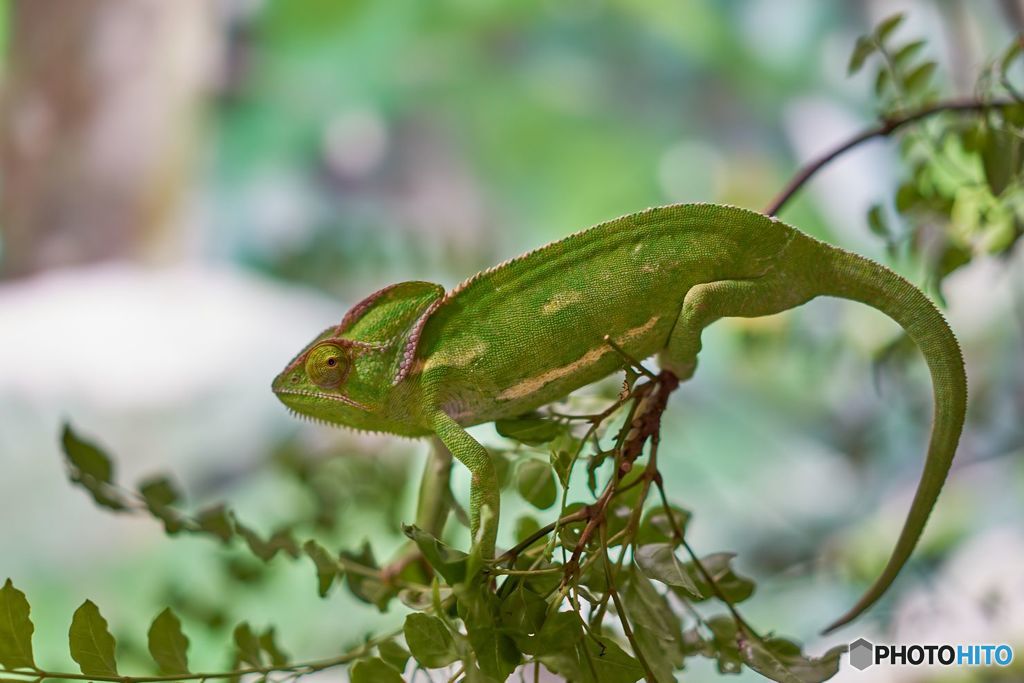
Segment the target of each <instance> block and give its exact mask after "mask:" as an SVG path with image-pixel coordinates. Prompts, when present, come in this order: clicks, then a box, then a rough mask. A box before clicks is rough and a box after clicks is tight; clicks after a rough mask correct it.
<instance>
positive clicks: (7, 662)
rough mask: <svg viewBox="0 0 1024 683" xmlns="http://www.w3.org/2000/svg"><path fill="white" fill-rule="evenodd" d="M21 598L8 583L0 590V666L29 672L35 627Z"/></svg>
mask: <svg viewBox="0 0 1024 683" xmlns="http://www.w3.org/2000/svg"><path fill="white" fill-rule="evenodd" d="M30 611H31V608H30V607H29V604H28V599H27V598H26V597H25V594H24V593H22V592H21V591H20V590H18V589H17V588H15V587H14V584H13V583H12V582H11V580H10V579H7V581H6V583H4V587H3V588H0V665H2V666H3V667H4V668H5V669H19V668H22V667H26V668H32V667H34V666H35V665H36V663H35V660H34V659H33V658H32V633H33V632H34V631H35V626H34V625H33V624H32V619H31V618H30V616H29V612H30Z"/></svg>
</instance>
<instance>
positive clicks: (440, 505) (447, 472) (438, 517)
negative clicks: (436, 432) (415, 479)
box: [416, 438, 452, 538]
mask: <svg viewBox="0 0 1024 683" xmlns="http://www.w3.org/2000/svg"><path fill="white" fill-rule="evenodd" d="M451 474H452V454H451V451H449V450H448V447H447V446H445V445H444V443H443V442H442V441H441V440H440V439H436V438H435V439H432V440H431V443H430V454H429V455H427V464H426V465H425V466H424V468H423V479H422V481H421V482H420V494H419V500H418V502H417V505H416V526H418V527H419V528H421V529H423V530H424V531H426V532H427V533H429V534H433V535H434V536H437V537H438V538H440V537H441V534H442V533H444V525H445V522H447V521H448V499H449V497H450V494H449V492H448V488H449V484H450V480H451Z"/></svg>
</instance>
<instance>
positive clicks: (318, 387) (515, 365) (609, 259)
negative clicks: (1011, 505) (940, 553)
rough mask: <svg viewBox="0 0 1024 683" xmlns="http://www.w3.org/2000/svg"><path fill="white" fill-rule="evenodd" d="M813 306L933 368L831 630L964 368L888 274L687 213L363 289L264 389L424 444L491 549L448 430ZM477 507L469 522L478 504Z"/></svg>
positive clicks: (488, 500)
mask: <svg viewBox="0 0 1024 683" xmlns="http://www.w3.org/2000/svg"><path fill="white" fill-rule="evenodd" d="M816 296H834V297H841V298H845V299H852V300H855V301H860V302H862V303H865V304H867V305H869V306H872V307H873V308H876V309H878V310H880V311H882V312H883V313H885V314H886V315H888V316H889V317H891V318H893V319H894V320H895V321H896V322H898V323H899V324H900V325H901V326H902V327H903V329H904V330H906V332H907V334H908V335H909V336H910V337H911V338H912V339H913V340H914V342H915V343H916V344H917V345H918V347H919V348H920V349H921V351H922V353H923V354H924V357H925V360H926V361H927V363H928V368H929V370H930V372H931V377H932V384H933V389H934V400H935V419H934V423H933V426H932V432H931V441H930V444H929V446H928V455H927V458H926V460H925V465H924V471H923V474H922V477H921V481H920V483H919V485H918V489H917V493H916V495H915V497H914V501H913V503H912V504H911V507H910V513H909V515H908V517H907V520H906V523H905V525H904V527H903V531H902V532H901V534H900V536H899V539H898V541H897V543H896V547H895V550H894V551H893V553H892V556H891V558H890V560H889V562H888V564H887V565H886V567H885V569H884V570H883V572H882V574H881V576H880V577H879V578H878V579H877V580H876V582H875V583H874V584H873V585H872V586H871V587H870V589H869V590H868V591H867V593H866V594H865V595H864V596H863V597H862V598H861V600H860V601H859V602H858V603H857V604H856V605H855V606H854V607H853V608H852V609H851V610H850V611H849V612H848V613H847V614H845V615H843V616H842V617H841V618H840V619H838V620H837V621H836V622H835V623H834V624H832V626H830V627H829V630H832V629H834V628H838V627H839V626H842V625H843V624H846V623H847V622H849V621H850V620H852V619H854V618H855V617H857V616H858V615H859V614H860V613H861V612H863V611H864V610H865V609H867V608H868V607H869V606H870V605H871V604H872V603H874V602H875V601H876V600H877V599H878V598H879V597H880V596H881V595H882V594H883V593H884V592H885V590H886V589H887V588H888V587H889V585H890V584H891V583H892V581H893V580H894V579H895V578H896V575H897V574H898V573H899V571H900V569H901V568H902V567H903V565H904V563H905V562H906V561H907V559H908V558H909V556H910V554H911V552H912V551H913V549H914V546H915V545H916V543H917V541H918V539H919V538H920V536H921V532H922V531H923V529H924V526H925V522H926V521H927V519H928V516H929V514H930V512H931V510H932V508H933V507H934V505H935V501H936V499H937V497H938V495H939V491H940V489H941V488H942V485H943V482H944V481H945V479H946V475H947V473H948V471H949V468H950V464H951V462H952V459H953V454H954V452H955V450H956V446H957V442H958V441H959V438H960V431H961V428H962V426H963V420H964V412H965V409H966V401H967V383H966V377H965V375H964V367H963V360H962V358H961V355H960V349H959V346H958V345H957V342H956V338H955V337H954V336H953V333H952V331H951V330H950V329H949V326H948V325H947V324H946V322H945V320H944V319H943V317H942V315H941V314H940V313H939V312H938V310H936V308H935V306H934V305H933V304H932V303H931V301H930V300H929V299H928V298H927V297H926V296H925V295H924V294H923V293H922V292H921V291H920V290H919V289H917V288H916V287H914V286H913V285H912V284H910V283H909V282H907V281H906V280H904V279H903V278H901V277H900V276H899V275H897V274H896V273H894V272H892V271H891V270H889V269H888V268H885V267H884V266H881V265H879V264H877V263H875V262H873V261H870V260H868V259H865V258H862V257H860V256H858V255H856V254H852V253H849V252H846V251H843V250H841V249H838V248H836V247H833V246H830V245H828V244H825V243H823V242H820V241H818V240H815V239H813V238H811V237H809V236H808V235H805V234H804V233H802V232H800V231H798V230H796V229H795V228H792V227H790V226H788V225H786V224H784V223H782V222H780V221H778V220H776V219H774V218H769V217H767V216H764V215H762V214H759V213H756V212H753V211H748V210H745V209H738V208H733V207H727V206H717V205H712V204H685V205H676V206H666V207H661V208H655V209H649V210H647V211H642V212H640V213H635V214H631V215H628V216H623V217H621V218H617V219H615V220H613V221H609V222H607V223H602V224H601V225H598V226H595V227H593V228H590V229H588V230H584V231H582V232H579V233H576V234H574V235H571V236H569V237H566V238H565V239H563V240H560V241H557V242H553V243H551V244H548V245H546V246H544V247H541V248H540V249H537V250H535V251H531V252H529V253H527V254H524V255H523V256H520V257H517V258H514V259H512V260H510V261H506V262H505V263H503V264H501V265H498V266H496V267H494V268H491V269H489V270H485V271H483V272H481V273H478V274H477V275H474V276H473V277H471V278H470V279H468V280H466V281H465V282H463V283H462V284H461V285H459V286H458V287H456V288H455V289H453V290H452V291H450V292H447V293H445V292H444V289H443V288H442V287H441V286H439V285H436V284H431V283H427V282H404V283H400V284H397V285H392V286H391V287H388V288H385V289H383V290H381V291H380V292H377V293H376V294H373V295H371V296H370V297H369V298H367V299H366V300H365V301H363V302H362V303H360V304H359V305H357V306H356V307H355V308H353V309H352V310H351V311H350V312H349V313H348V314H347V315H346V316H345V319H344V320H343V321H342V322H341V324H340V325H338V326H336V327H331V328H328V329H327V330H325V331H324V332H323V333H322V334H320V335H319V336H318V337H317V338H316V339H314V340H313V341H312V342H311V343H310V344H309V345H308V346H307V347H306V348H305V349H303V351H302V352H301V353H299V355H298V356H296V358H295V359H294V360H293V361H292V362H291V363H290V364H289V365H288V366H287V367H286V368H285V370H284V371H282V372H281V374H280V375H278V376H277V378H275V380H274V384H273V389H274V391H275V393H276V394H277V396H278V398H280V400H281V401H282V402H283V403H284V404H285V405H287V406H288V407H289V408H291V409H292V410H293V411H295V412H297V413H300V414H302V415H305V416H309V417H312V418H315V419H319V420H324V421H326V422H330V423H336V424H341V425H346V426H349V427H353V428H356V429H364V430H372V431H381V432H389V433H392V434H401V435H405V436H429V435H435V436H437V437H438V438H439V439H440V440H441V441H442V442H443V443H444V444H445V445H446V446H447V447H448V449H449V450H450V451H451V452H452V454H453V455H454V456H455V457H456V458H457V459H458V460H459V461H461V462H462V463H463V464H464V465H466V466H467V467H468V468H469V470H470V472H471V473H472V482H473V484H472V493H471V501H470V513H471V517H472V520H473V534H474V539H475V541H476V542H478V543H480V544H481V550H482V552H483V554H484V555H485V556H488V557H489V556H493V552H494V544H495V538H496V534H497V525H498V508H499V499H498V485H497V479H496V477H495V472H494V468H493V465H492V464H491V461H490V459H489V458H488V455H487V451H486V450H485V449H484V447H483V446H481V445H480V444H479V443H478V442H477V441H476V440H475V439H473V437H471V436H470V435H469V434H468V433H467V432H466V430H465V429H464V427H467V426H470V425H475V424H480V423H484V422H489V421H492V420H495V419H498V418H502V417H512V416H516V415H521V414H523V413H526V412H528V411H530V410H533V409H535V408H538V407H540V406H543V405H545V404H547V403H550V402H552V401H555V400H558V399H561V398H563V397H565V396H566V395H567V394H569V393H570V392H572V391H573V390H575V389H578V388H579V387H582V386H585V385H587V384H590V383H592V382H595V381H597V380H599V379H601V378H603V377H605V376H607V375H609V374H611V373H614V372H616V371H618V370H620V369H622V366H623V359H622V356H621V355H619V354H618V353H617V352H616V351H614V350H613V349H612V348H611V347H610V346H609V345H608V344H607V343H605V342H604V341H603V339H604V336H605V335H610V336H611V338H612V339H614V340H615V341H616V342H617V343H618V344H619V345H620V346H621V347H622V348H623V349H625V351H626V352H627V353H628V354H629V355H630V356H632V357H634V358H647V357H649V356H652V355H655V354H657V355H658V358H659V363H660V365H661V366H662V367H663V368H665V369H668V370H671V371H673V372H674V373H675V374H676V375H678V376H679V378H680V379H681V380H685V379H687V378H689V377H690V376H691V375H692V374H693V371H694V369H695V367H696V363H697V353H698V352H699V351H700V335H701V331H702V330H703V329H704V328H705V327H707V326H708V325H710V324H711V323H713V322H714V321H715V320H718V319H719V318H724V317H731V316H733V317H735V316H738V317H756V316H762V315H771V314H774V313H778V312H781V311H785V310H787V309H790V308H794V307H796V306H799V305H801V304H803V303H805V302H807V301H809V300H810V299H813V298H814V297H816ZM484 507H487V508H489V511H488V512H489V514H486V515H484V516H483V517H484V520H485V521H484V523H483V524H481V523H480V519H481V510H482V508H484Z"/></svg>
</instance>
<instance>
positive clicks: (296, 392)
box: [274, 389, 373, 413]
mask: <svg viewBox="0 0 1024 683" xmlns="http://www.w3.org/2000/svg"><path fill="white" fill-rule="evenodd" d="M274 393H275V394H277V395H278V397H279V398H281V401H282V402H284V403H285V405H288V402H287V401H286V400H285V399H284V398H283V397H284V396H300V397H302V398H313V399H321V400H325V401H337V402H338V403H344V404H345V405H348V406H352V407H353V408H358V409H359V410H363V411H366V412H367V413H370V412H373V411H371V410H370V408H369V407H367V406H365V405H363V404H362V403H360V402H359V401H355V400H353V399H351V398H349V397H348V396H345V395H344V394H327V393H324V392H322V391H309V390H306V389H274ZM288 407H289V409H291V410H292V411H293V412H298V411H297V410H296V409H294V408H292V406H288Z"/></svg>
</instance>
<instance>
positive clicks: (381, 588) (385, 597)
mask: <svg viewBox="0 0 1024 683" xmlns="http://www.w3.org/2000/svg"><path fill="white" fill-rule="evenodd" d="M339 554H340V555H341V557H343V558H345V559H347V560H351V561H353V562H357V563H359V564H361V565H362V566H364V567H369V568H370V569H379V567H378V566H377V560H376V559H375V558H374V556H373V548H371V547H370V544H369V542H364V543H363V547H362V548H361V549H360V551H359V553H358V554H356V553H352V552H349V551H347V550H343V551H341V553H339ZM345 580H346V582H347V583H348V589H349V590H350V591H352V594H353V595H355V596H356V597H357V598H359V599H360V600H362V601H363V602H368V603H370V604H371V605H374V606H376V607H377V609H379V610H380V611H382V612H383V611H385V610H386V609H387V606H388V603H389V602H391V598H393V597H394V596H395V594H396V591H395V589H394V588H393V587H391V586H386V585H385V584H384V583H383V582H381V581H380V580H379V579H375V578H372V577H369V576H364V575H363V574H357V573H356V572H346V573H345Z"/></svg>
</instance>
